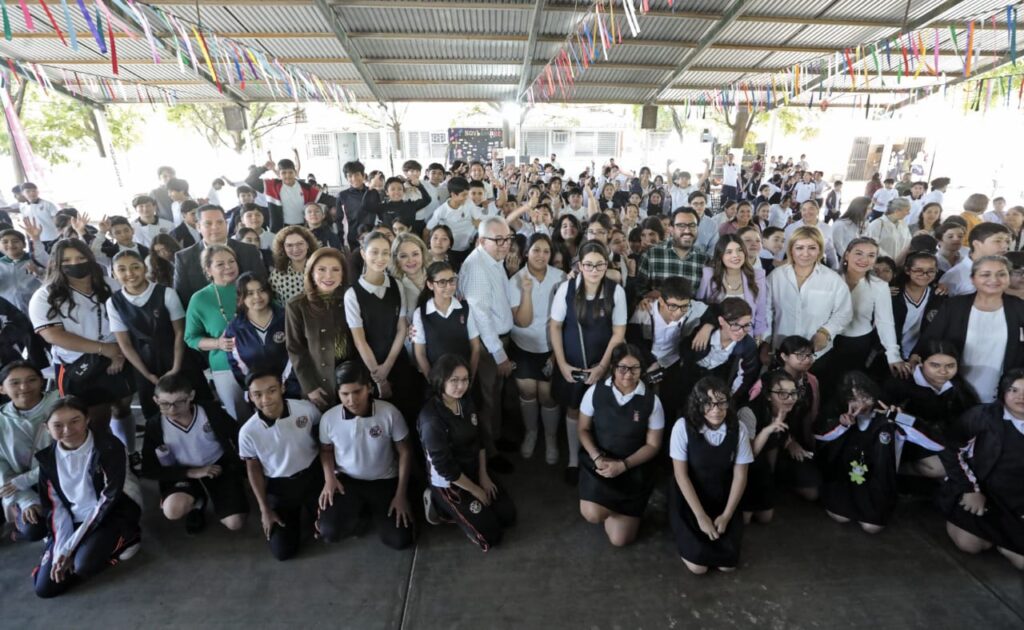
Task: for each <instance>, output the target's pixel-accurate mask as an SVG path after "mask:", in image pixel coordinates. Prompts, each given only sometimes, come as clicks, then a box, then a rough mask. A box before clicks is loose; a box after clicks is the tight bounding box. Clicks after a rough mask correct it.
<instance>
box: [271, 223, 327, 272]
mask: <svg viewBox="0 0 1024 630" xmlns="http://www.w3.org/2000/svg"><path fill="white" fill-rule="evenodd" d="M292 234H298V235H299V236H301V237H302V239H303V240H304V241H306V248H307V249H306V260H309V257H310V256H312V255H313V252H315V251H316V250H317V249H319V248H320V241H318V240H316V237H315V236H313V233H312V232H310V231H309V228H306V227H303V226H301V225H289V226H287V227H285V228H282V229H281V231H280V232H278V233H277V235H276V236H274V243H273V244H272V245H271V246H270V253H271V254H272V255H273V258H274V269H277V270H278V271H279V272H281V273H284V272H286V271H288V265H290V264H291V262H292V261H291V260H290V259H289V258H288V255H287V254H285V252H284V240H285V239H286V238H288V237H289V236H291V235H292Z"/></svg>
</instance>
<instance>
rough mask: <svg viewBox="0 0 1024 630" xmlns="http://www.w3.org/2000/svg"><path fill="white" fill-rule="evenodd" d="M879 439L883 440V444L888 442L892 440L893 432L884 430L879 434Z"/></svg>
mask: <svg viewBox="0 0 1024 630" xmlns="http://www.w3.org/2000/svg"><path fill="white" fill-rule="evenodd" d="M878 441H879V442H881V443H882V444H888V443H889V442H892V433H889V432H888V431H882V432H881V433H879V434H878Z"/></svg>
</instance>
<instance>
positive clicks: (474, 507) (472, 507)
mask: <svg viewBox="0 0 1024 630" xmlns="http://www.w3.org/2000/svg"><path fill="white" fill-rule="evenodd" d="M482 509H484V506H483V504H481V503H480V502H479V501H477V500H476V499H473V502H472V503H470V504H469V511H470V512H472V513H473V514H479V513H480V510H482Z"/></svg>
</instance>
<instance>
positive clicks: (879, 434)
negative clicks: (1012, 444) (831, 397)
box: [815, 372, 942, 534]
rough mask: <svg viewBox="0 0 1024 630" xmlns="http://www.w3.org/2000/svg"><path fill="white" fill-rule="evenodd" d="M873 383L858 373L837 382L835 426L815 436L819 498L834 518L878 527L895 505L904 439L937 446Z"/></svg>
mask: <svg viewBox="0 0 1024 630" xmlns="http://www.w3.org/2000/svg"><path fill="white" fill-rule="evenodd" d="M881 394H882V392H881V390H880V388H879V387H878V385H877V384H876V383H875V382H874V381H873V380H871V379H870V378H869V377H868V376H867V375H865V374H864V373H862V372H849V373H847V374H846V375H844V376H843V378H842V379H841V380H840V382H839V389H838V392H837V404H838V410H839V412H840V413H839V416H838V419H837V420H835V421H834V422H835V425H834V426H833V427H832V428H831V429H830V430H829V431H828V432H827V433H824V434H823V435H816V436H815V439H816V440H817V441H818V448H817V454H816V459H817V461H818V464H819V466H821V470H822V477H823V482H822V485H821V498H822V502H823V503H824V504H825V511H826V513H827V514H828V515H829V516H830V517H831V518H832V519H833V520H835V521H838V522H840V523H849V522H850V521H857V522H858V523H859V524H860V527H861V529H863V530H864V531H865V532H867V533H869V534H877V533H878V532H880V531H882V529H883V528H884V527H885V525H886V523H887V522H888V520H889V517H890V516H891V515H892V511H893V509H894V508H895V507H896V498H897V495H896V471H897V470H898V469H899V465H900V453H901V451H902V450H903V446H904V444H905V442H906V441H908V440H909V441H911V442H913V443H914V444H917V445H918V446H920V447H921V448H924V449H927V450H929V451H933V452H938V451H941V450H942V445H940V444H938V443H937V442H935V441H933V440H932V439H931V438H929V437H928V436H926V435H925V434H924V433H922V432H921V431H920V430H918V429H916V428H914V421H915V418H913V417H912V416H908V415H906V414H904V413H902V412H900V410H899V408H897V407H888V406H886V405H885V403H883V402H881Z"/></svg>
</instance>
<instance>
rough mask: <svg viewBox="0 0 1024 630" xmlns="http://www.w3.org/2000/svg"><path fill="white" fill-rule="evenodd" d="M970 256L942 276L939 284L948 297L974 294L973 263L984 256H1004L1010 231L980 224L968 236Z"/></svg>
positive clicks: (989, 224) (1009, 238)
mask: <svg viewBox="0 0 1024 630" xmlns="http://www.w3.org/2000/svg"><path fill="white" fill-rule="evenodd" d="M969 238H970V252H971V253H970V256H968V257H965V258H964V259H963V260H961V261H960V262H958V263H957V264H955V265H953V267H952V268H951V269H950V270H949V271H947V272H946V273H944V274H943V275H942V278H941V279H940V280H939V284H941V285H942V286H944V287H946V290H947V291H949V295H967V294H968V293H974V292H975V290H976V289H975V287H974V283H973V282H971V268H972V267H973V266H974V261H976V260H978V259H979V258H984V257H985V256H1005V255H1006V252H1008V251H1009V250H1010V243H1011V242H1012V237H1011V235H1010V229H1009V228H1008V227H1006V226H1005V225H999V224H998V223H981V224H979V225H977V226H976V227H975V228H974V229H973V230H971V234H970V237H969Z"/></svg>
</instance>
